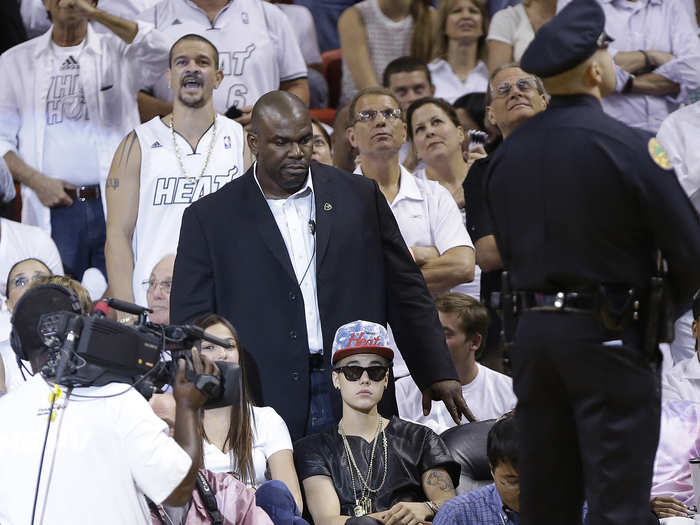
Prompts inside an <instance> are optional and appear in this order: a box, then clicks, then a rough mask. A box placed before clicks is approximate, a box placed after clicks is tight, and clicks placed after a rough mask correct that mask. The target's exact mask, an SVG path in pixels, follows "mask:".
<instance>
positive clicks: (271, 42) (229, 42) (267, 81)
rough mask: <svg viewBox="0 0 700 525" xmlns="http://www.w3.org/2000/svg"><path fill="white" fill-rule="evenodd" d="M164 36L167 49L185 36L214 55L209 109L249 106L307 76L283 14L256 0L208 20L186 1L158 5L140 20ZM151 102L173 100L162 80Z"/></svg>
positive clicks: (235, 5) (239, 2)
mask: <svg viewBox="0 0 700 525" xmlns="http://www.w3.org/2000/svg"><path fill="white" fill-rule="evenodd" d="M139 19H140V20H144V21H146V22H151V23H153V24H154V25H155V26H156V29H159V30H160V31H162V32H163V34H164V35H165V36H166V38H167V39H168V41H169V44H170V45H172V44H174V43H175V41H176V40H177V39H178V38H180V37H182V36H184V35H186V34H188V33H195V34H198V35H202V36H203V37H205V38H206V39H208V40H209V41H211V43H212V44H214V45H215V46H216V48H217V49H218V51H219V64H220V67H221V70H222V71H223V72H224V79H223V81H222V82H221V85H220V86H219V87H218V88H217V89H216V90H215V91H214V108H215V109H216V111H218V112H219V113H226V110H227V109H228V108H230V107H231V106H234V105H235V106H236V107H238V108H242V107H244V106H252V105H253V104H255V102H256V101H257V100H258V98H260V97H261V96H262V95H264V94H265V93H267V92H268V91H273V90H275V89H279V86H280V82H286V81H289V80H294V79H297V78H305V77H306V63H305V62H304V57H303V55H302V54H301V50H300V49H299V44H298V42H297V37H296V35H295V34H294V31H293V29H292V27H291V24H290V23H289V20H288V19H287V17H286V16H285V15H284V13H283V12H282V11H281V10H280V9H279V8H278V7H277V6H276V5H273V4H269V3H268V2H263V1H261V0H235V1H231V2H229V3H228V5H226V7H224V8H223V9H222V10H221V12H220V13H219V14H218V15H217V16H216V18H215V19H214V23H211V22H210V21H209V18H208V17H207V15H206V13H205V12H204V11H203V10H202V9H201V8H199V7H198V6H197V5H196V4H195V3H194V2H192V1H191V0H163V1H162V2H159V3H158V4H156V5H155V6H154V7H152V8H151V9H147V10H146V11H144V12H143V13H141V14H140V15H139ZM154 94H155V96H156V97H158V98H161V99H164V100H172V99H173V92H172V91H171V89H170V88H169V87H168V83H167V80H166V78H165V75H164V76H163V77H162V78H161V79H160V80H159V81H158V83H157V84H156V85H155V86H154Z"/></svg>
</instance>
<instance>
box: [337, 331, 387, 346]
mask: <svg viewBox="0 0 700 525" xmlns="http://www.w3.org/2000/svg"><path fill="white" fill-rule="evenodd" d="M364 335H365V333H364V332H360V333H357V332H355V333H352V334H350V337H349V339H348V342H347V343H346V348H353V347H357V346H377V345H380V344H381V340H382V337H381V336H380V335H378V336H377V337H368V338H365V337H364Z"/></svg>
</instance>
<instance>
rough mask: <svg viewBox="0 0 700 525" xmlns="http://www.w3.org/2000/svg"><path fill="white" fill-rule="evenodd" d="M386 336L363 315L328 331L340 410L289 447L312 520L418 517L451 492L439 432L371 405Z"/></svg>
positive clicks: (382, 372) (382, 370)
mask: <svg viewBox="0 0 700 525" xmlns="http://www.w3.org/2000/svg"><path fill="white" fill-rule="evenodd" d="M388 343H389V342H388V337H387V332H386V329H385V328H384V327H383V326H381V325H379V324H377V323H372V322H369V321H354V322H352V323H348V324H345V325H343V326H341V327H340V328H339V329H338V331H337V332H336V334H335V339H334V341H333V355H332V363H333V385H334V387H335V388H336V389H337V390H339V391H340V395H341V397H342V400H343V417H342V419H341V420H340V423H339V424H338V425H337V427H334V428H333V429H331V430H329V431H327V432H324V433H322V434H315V435H312V436H307V437H306V438H304V439H302V440H301V441H299V442H297V443H296V445H295V450H294V459H295V463H296V467H297V473H298V475H299V479H301V480H302V483H303V486H304V491H305V493H306V501H307V503H308V507H309V510H310V512H311V515H312V517H313V519H314V523H316V525H335V524H342V523H345V524H347V525H375V524H378V523H383V524H385V525H409V524H416V523H423V522H426V521H431V520H432V518H433V516H434V515H435V513H436V511H437V509H438V508H439V507H440V505H441V504H442V503H443V502H445V501H447V500H448V499H451V498H452V497H454V496H455V490H454V486H455V485H456V483H457V480H458V478H459V465H458V464H457V463H455V461H454V460H453V459H452V457H451V456H450V452H449V450H448V449H447V447H446V446H445V444H444V443H443V441H442V440H441V439H440V437H439V436H438V435H437V434H435V433H434V432H433V431H432V430H430V429H429V428H427V427H424V426H422V425H417V424H415V423H409V422H407V421H403V420H401V419H399V418H397V417H393V418H392V419H385V418H383V417H382V416H381V414H379V412H378V410H377V404H378V403H379V401H380V400H381V399H382V396H383V395H384V390H385V389H386V387H387V384H388V381H389V367H390V366H391V360H392V358H393V355H394V353H393V351H392V350H391V348H390V347H389V344H388Z"/></svg>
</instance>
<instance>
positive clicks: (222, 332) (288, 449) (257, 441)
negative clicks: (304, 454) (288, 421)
mask: <svg viewBox="0 0 700 525" xmlns="http://www.w3.org/2000/svg"><path fill="white" fill-rule="evenodd" d="M195 324H196V325H197V326H199V327H200V328H203V329H204V331H205V333H207V334H211V335H214V336H216V337H219V338H221V339H224V340H227V341H229V342H230V343H231V344H232V345H233V346H232V347H231V348H222V347H220V346H217V345H214V344H212V343H209V342H208V341H202V345H201V352H202V354H203V355H206V356H207V357H209V358H210V359H212V360H214V361H226V362H229V363H234V364H238V365H239V366H240V367H241V391H240V394H241V397H240V399H241V402H240V403H239V404H238V405H233V406H231V407H222V408H214V409H210V410H206V411H205V412H204V417H203V420H202V421H203V423H202V426H203V429H202V435H203V437H204V465H205V466H206V468H207V469H208V470H211V471H213V472H231V473H232V474H233V475H234V476H236V477H237V478H238V479H240V480H241V481H242V482H243V483H245V484H246V485H247V486H248V487H250V488H251V489H253V490H255V491H256V501H257V505H258V506H259V507H262V508H263V509H265V511H266V512H267V513H268V514H269V515H270V518H271V519H272V521H273V522H275V523H278V522H279V523H282V522H284V523H294V524H297V523H298V524H306V521H304V520H302V519H301V517H300V516H301V510H302V508H303V507H302V498H301V489H300V488H299V480H298V478H297V473H296V469H295V468H294V460H293V457H292V441H291V438H290V436H289V431H288V430H287V426H286V425H285V423H284V421H283V420H282V418H281V417H280V416H279V414H277V412H275V410H274V409H273V408H271V407H257V406H255V405H254V404H253V402H252V398H251V395H250V391H249V388H248V383H247V374H246V367H245V359H243V358H242V356H241V354H242V353H244V352H245V350H244V349H243V348H242V347H241V345H240V341H239V339H238V334H237V332H236V329H235V328H234V327H233V325H231V323H230V322H229V321H228V320H226V319H224V318H223V317H221V316H220V315H217V314H207V315H205V316H204V317H202V318H201V319H199V320H198V321H197V322H196V323H195ZM278 520H279V521H278ZM290 520H292V521H290Z"/></svg>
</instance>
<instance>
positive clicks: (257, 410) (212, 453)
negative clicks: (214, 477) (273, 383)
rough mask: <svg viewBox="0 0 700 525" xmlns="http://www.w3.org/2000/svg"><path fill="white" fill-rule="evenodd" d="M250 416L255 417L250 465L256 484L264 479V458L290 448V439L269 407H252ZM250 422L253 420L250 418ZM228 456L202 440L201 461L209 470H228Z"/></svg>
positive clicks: (230, 467) (229, 470) (265, 478)
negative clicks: (251, 462) (253, 470)
mask: <svg viewBox="0 0 700 525" xmlns="http://www.w3.org/2000/svg"><path fill="white" fill-rule="evenodd" d="M250 409H251V416H252V418H253V419H254V420H255V423H254V427H253V468H254V469H255V483H254V484H250V483H249V486H251V485H254V486H255V487H259V486H260V485H262V484H263V483H265V481H267V479H268V476H267V470H268V469H267V460H268V458H269V457H270V456H272V455H273V454H274V453H275V452H279V451H280V450H290V451H291V450H292V438H291V437H289V430H287V425H286V424H285V423H284V420H283V419H282V418H281V417H280V415H279V414H278V413H277V412H275V409H274V408H272V407H256V406H251V407H250ZM251 424H253V421H252V420H251ZM234 463H235V460H234V462H233V463H232V461H231V456H230V455H229V454H224V453H223V452H221V450H219V449H218V448H217V447H216V446H215V445H212V444H211V443H208V442H207V441H205V442H204V464H205V466H206V468H207V469H208V470H211V471H212V472H231V470H232V468H233V465H234Z"/></svg>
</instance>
